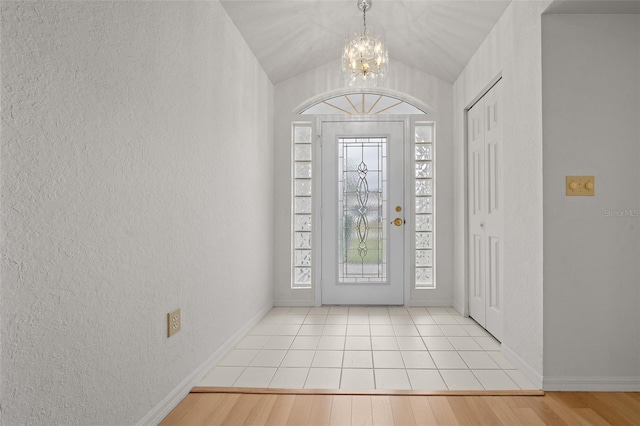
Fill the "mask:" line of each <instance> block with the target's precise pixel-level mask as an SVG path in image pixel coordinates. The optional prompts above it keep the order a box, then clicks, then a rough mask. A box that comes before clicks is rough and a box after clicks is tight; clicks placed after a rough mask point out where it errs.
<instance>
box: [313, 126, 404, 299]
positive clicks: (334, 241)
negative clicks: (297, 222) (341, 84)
mask: <svg viewBox="0 0 640 426" xmlns="http://www.w3.org/2000/svg"><path fill="white" fill-rule="evenodd" d="M404 129H405V123H404V122H403V121H387V122H379V121H353V122H336V121H323V122H322V123H321V138H322V160H321V161H322V165H321V173H322V178H321V179H322V180H321V182H322V184H321V186H322V200H321V203H322V204H321V206H322V208H321V209H322V231H321V232H322V234H321V239H322V242H321V245H322V250H321V253H322V254H321V259H322V260H321V263H322V266H321V268H322V271H321V275H322V278H321V288H322V290H321V291H322V304H324V305H339V304H350V305H357V304H361V305H374V304H384V305H401V304H404V270H403V264H404V262H403V259H404V234H405V200H404V179H403V177H404V170H403V168H404V145H405V135H404Z"/></svg>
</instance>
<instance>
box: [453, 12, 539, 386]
mask: <svg viewBox="0 0 640 426" xmlns="http://www.w3.org/2000/svg"><path fill="white" fill-rule="evenodd" d="M548 3H549V2H546V1H545V2H542V1H523V2H513V3H511V5H510V6H509V7H508V8H507V10H506V11H505V13H504V14H503V15H502V17H501V18H500V20H499V21H498V23H497V24H496V26H495V27H494V29H493V30H492V31H491V33H490V34H489V36H488V37H487V38H486V40H485V41H484V42H483V43H482V45H481V46H480V48H479V49H478V51H477V52H476V53H475V54H474V56H473V58H471V60H470V61H469V63H468V64H467V66H466V68H465V70H464V71H463V72H462V73H461V74H460V77H459V78H458V80H456V82H455V83H454V122H455V124H454V132H455V135H454V159H455V163H454V168H455V172H454V176H455V178H454V179H455V185H454V193H455V194H456V198H455V201H454V206H455V222H454V231H455V235H454V241H455V243H454V244H455V246H454V247H455V249H454V271H455V272H454V274H455V275H454V300H455V304H456V306H459V307H464V306H466V304H467V300H466V299H467V290H466V284H465V282H466V260H465V256H466V243H465V239H466V228H465V218H466V210H465V208H466V204H465V195H464V194H465V181H466V177H465V176H466V175H465V173H466V172H465V167H466V166H465V165H466V160H465V155H466V154H465V152H466V151H465V135H464V129H465V127H464V109H465V108H468V107H469V106H470V105H471V103H472V101H473V100H474V99H475V98H477V97H478V96H479V95H480V94H481V93H482V91H483V90H486V89H488V85H489V83H490V82H491V81H492V80H493V79H495V78H496V77H497V76H498V75H500V74H502V76H503V80H502V87H503V95H502V99H503V104H504V108H503V114H504V123H505V124H504V152H503V155H504V157H503V158H504V170H503V180H504V182H503V183H504V195H505V216H504V235H505V245H504V252H505V258H504V261H505V262H504V305H505V306H504V321H505V322H504V337H503V344H504V345H506V346H507V347H508V348H509V349H510V350H511V351H512V352H513V353H515V355H516V356H519V357H520V358H521V360H522V362H523V363H524V364H525V365H527V366H528V367H529V372H530V373H533V374H534V375H535V376H537V377H536V380H537V381H539V379H541V377H542V286H543V277H542V263H543V259H542V111H541V103H542V77H541V69H540V60H541V59H540V58H541V46H540V37H541V29H540V26H541V25H540V22H541V18H540V15H541V13H542V12H543V11H544V10H545V8H546V6H547V5H548Z"/></svg>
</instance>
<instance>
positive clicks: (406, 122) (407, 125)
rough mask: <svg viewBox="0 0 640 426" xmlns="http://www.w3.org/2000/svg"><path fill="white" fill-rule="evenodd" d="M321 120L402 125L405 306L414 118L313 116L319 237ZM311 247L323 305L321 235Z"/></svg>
mask: <svg viewBox="0 0 640 426" xmlns="http://www.w3.org/2000/svg"><path fill="white" fill-rule="evenodd" d="M324 122H339V123H346V124H348V123H359V122H378V123H379V122H383V123H384V122H396V123H397V122H401V123H402V125H403V131H404V137H403V141H402V143H403V145H404V149H403V155H404V159H403V160H404V161H403V163H404V164H405V170H404V172H403V185H402V187H403V191H404V208H405V216H404V217H405V221H406V223H405V225H404V227H403V228H404V229H403V247H404V253H405V255H404V256H403V257H404V258H403V262H402V268H403V276H404V283H403V286H402V288H403V301H404V306H409V301H410V297H411V280H410V277H411V275H410V272H411V269H410V268H411V256H410V255H409V254H410V253H411V248H412V245H411V239H410V238H411V230H412V229H413V221H412V220H410V219H411V218H412V215H413V210H414V207H413V204H412V202H411V200H410V199H408V198H407V197H409V196H410V195H409V194H411V192H410V184H411V175H410V173H408V172H407V167H409V165H410V164H411V163H410V160H411V157H410V149H411V139H410V132H411V128H412V126H413V122H414V120H413V119H412V118H411V117H410V116H406V115H400V116H397V115H384V116H381V117H379V118H378V119H372V117H369V116H364V117H351V118H347V117H345V116H338V115H335V116H332V115H322V116H316V119H315V123H314V125H315V129H314V130H315V132H316V142H317V143H316V144H315V149H314V153H313V154H314V160H313V169H314V171H317V172H314V177H315V179H314V181H315V182H314V185H313V191H314V192H313V197H314V199H317V200H320V202H318V203H315V206H314V211H313V215H314V227H313V229H314V231H315V235H317V236H319V235H322V233H323V230H322V214H323V211H322V205H323V200H322V181H323V180H324V179H323V167H322V134H321V132H322V124H323V123H324ZM313 246H314V249H316V250H315V254H314V259H315V260H314V261H315V262H317V263H316V264H317V265H318V267H317V268H315V269H316V271H315V279H316V280H315V282H316V285H315V300H316V302H315V304H316V306H322V269H323V268H322V262H323V258H322V239H321V238H317V237H316V238H314V243H313Z"/></svg>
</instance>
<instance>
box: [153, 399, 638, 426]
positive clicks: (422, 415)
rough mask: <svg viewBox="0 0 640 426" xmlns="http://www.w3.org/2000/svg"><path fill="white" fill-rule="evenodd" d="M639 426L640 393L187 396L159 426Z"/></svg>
mask: <svg viewBox="0 0 640 426" xmlns="http://www.w3.org/2000/svg"><path fill="white" fill-rule="evenodd" d="M436 424H437V425H509V426H510V425H565V424H566V425H598V426H600V425H613V426H618V425H640V392H617V393H605V392H547V393H545V394H544V396H484V395H483V396H451V395H447V396H416V395H340V394H338V395H327V394H269V393H262V394H261V393H231V392H229V393H211V392H209V393H190V394H189V395H187V397H186V398H185V399H184V400H183V401H182V402H181V403H180V404H179V405H178V406H177V407H176V408H175V409H174V410H173V411H172V412H171V413H170V414H169V415H168V416H167V417H166V418H165V419H164V420H163V422H162V423H161V425H163V426H167V425H225V426H226V425H229V426H234V425H276V426H284V425H436Z"/></svg>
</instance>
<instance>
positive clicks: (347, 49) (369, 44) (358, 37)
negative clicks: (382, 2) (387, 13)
mask: <svg viewBox="0 0 640 426" xmlns="http://www.w3.org/2000/svg"><path fill="white" fill-rule="evenodd" d="M357 1H358V9H359V10H361V11H362V21H363V24H364V25H363V28H362V31H361V32H360V33H358V32H355V33H353V34H352V35H351V37H349V39H348V40H347V42H346V44H345V46H344V52H343V54H342V71H343V73H344V75H345V79H346V80H347V83H348V84H349V86H375V85H377V84H378V81H379V80H382V79H383V78H384V75H385V73H386V71H387V64H388V63H389V52H388V51H387V49H386V47H385V43H384V37H383V36H382V35H381V34H378V33H376V32H375V31H373V30H372V29H369V28H367V11H368V10H369V9H371V4H372V3H373V0H357Z"/></svg>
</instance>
